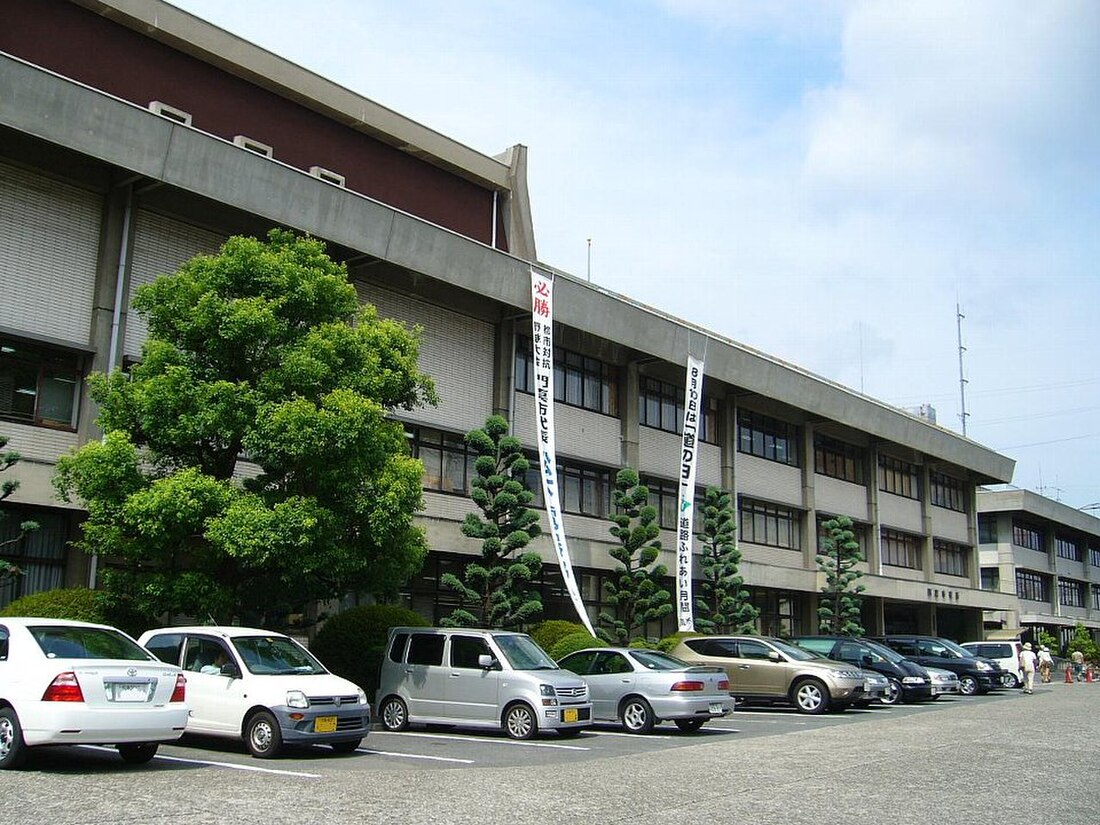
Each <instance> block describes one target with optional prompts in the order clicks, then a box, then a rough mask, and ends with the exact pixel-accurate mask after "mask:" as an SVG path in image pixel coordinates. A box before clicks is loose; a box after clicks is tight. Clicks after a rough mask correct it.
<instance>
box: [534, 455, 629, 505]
mask: <svg viewBox="0 0 1100 825" xmlns="http://www.w3.org/2000/svg"><path fill="white" fill-rule="evenodd" d="M527 460H528V461H529V462H530V463H531V467H530V469H528V471H527V489H528V490H530V491H531V492H532V493H533V494H534V496H535V497H534V498H533V499H532V500H531V504H530V505H528V506H530V507H540V508H542V507H545V506H546V499H544V498H543V494H542V470H541V469H539V459H538V456H537V455H528V456H527ZM558 490H559V493H558V494H559V496H560V497H561V509H562V512H565V513H572V514H574V515H578V516H593V517H595V518H607V517H608V515H610V513H611V471H610V470H608V469H605V468H603V467H595V466H591V465H587V464H577V463H575V462H570V461H562V462H559V463H558Z"/></svg>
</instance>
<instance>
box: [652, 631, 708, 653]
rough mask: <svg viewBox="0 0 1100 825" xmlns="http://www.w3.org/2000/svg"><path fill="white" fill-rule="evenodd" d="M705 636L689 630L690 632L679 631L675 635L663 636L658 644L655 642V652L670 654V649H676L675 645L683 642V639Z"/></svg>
mask: <svg viewBox="0 0 1100 825" xmlns="http://www.w3.org/2000/svg"><path fill="white" fill-rule="evenodd" d="M706 635H707V634H706V633H702V632H700V631H698V630H690V631H683V630H680V631H677V632H675V633H671V634H669V635H668V636H665V637H664V638H663V639H661V640H660V641H659V642H657V650H659V651H661V652H662V653H671V652H672V649H673V648H674V647H676V645H678V644H680V642H681V641H683V640H684V639H691V638H693V637H695V636H706Z"/></svg>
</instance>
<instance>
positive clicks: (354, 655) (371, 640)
mask: <svg viewBox="0 0 1100 825" xmlns="http://www.w3.org/2000/svg"><path fill="white" fill-rule="evenodd" d="M428 625H429V622H428V621H427V619H425V618H424V617H423V616H421V615H420V614H419V613H417V612H416V611H414V610H409V609H408V608H406V607H401V606H400V605H395V604H368V605H363V606H361V607H353V608H351V609H350V610H345V611H344V612H343V613H337V614H336V615H335V616H333V617H332V618H331V619H329V620H328V621H327V622H325V625H324V627H322V628H321V629H320V630H319V631H318V632H317V635H316V636H315V637H314V639H313V641H312V642H311V643H310V646H309V649H310V652H311V653H313V654H314V655H315V656H316V657H317V658H318V659H320V660H321V662H322V663H324V665H325V667H327V668H328V669H329V670H331V671H332V672H333V673H335V674H336V675H337V676H343V677H344V678H345V679H349V680H351V681H352V682H355V684H357V685H359V687H361V688H363V690H365V691H366V692H367V696H368V697H369V698H370V699H371V700H372V701H373V699H374V693H375V691H376V690H377V689H378V676H379V671H380V669H381V667H382V656H383V655H384V653H385V648H386V638H387V636H388V635H389V631H390V628H391V627H404V626H408V627H427V626H428Z"/></svg>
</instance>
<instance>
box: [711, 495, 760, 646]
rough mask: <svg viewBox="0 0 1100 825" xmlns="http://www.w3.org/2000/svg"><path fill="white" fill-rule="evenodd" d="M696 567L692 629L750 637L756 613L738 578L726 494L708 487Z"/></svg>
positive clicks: (737, 555) (733, 519) (731, 516)
mask: <svg viewBox="0 0 1100 825" xmlns="http://www.w3.org/2000/svg"><path fill="white" fill-rule="evenodd" d="M701 515H702V516H703V533H702V536H701V537H700V539H701V540H700V544H701V547H702V549H701V553H700V559H699V566H700V568H702V574H703V576H702V581H701V583H700V585H699V597H698V598H697V599H696V600H695V625H696V627H697V628H698V629H699V630H703V631H706V632H708V633H752V632H753V631H754V630H755V629H756V619H757V617H758V616H759V615H760V611H759V610H757V609H756V608H755V607H753V605H752V601H751V597H750V594H749V592H748V590H746V589H745V588H744V587H742V585H743V584H744V579H742V578H741V576H739V575H738V572H737V570H738V565H739V564H740V563H741V551H740V550H739V549H738V547H737V540H736V536H735V534H736V532H737V521H736V517H735V514H734V509H733V503H732V499H731V497H730V494H729V493H727V492H725V491H723V490H721V489H720V488H718V487H708V488H707V490H706V492H705V493H704V497H703V507H702V514H701Z"/></svg>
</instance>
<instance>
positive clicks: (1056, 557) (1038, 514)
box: [978, 490, 1100, 645]
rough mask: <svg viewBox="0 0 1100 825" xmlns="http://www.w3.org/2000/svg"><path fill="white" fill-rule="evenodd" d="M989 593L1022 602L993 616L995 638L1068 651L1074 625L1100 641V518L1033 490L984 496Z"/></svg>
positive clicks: (983, 548) (982, 550)
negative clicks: (1041, 636)
mask: <svg viewBox="0 0 1100 825" xmlns="http://www.w3.org/2000/svg"><path fill="white" fill-rule="evenodd" d="M978 541H979V542H980V544H979V559H980V563H981V568H982V573H981V575H982V589H983V590H988V591H990V592H996V593H1005V594H1009V593H1011V594H1015V596H1016V597H1017V599H1018V603H1017V605H1016V606H1015V607H1014V608H1013V609H1011V610H996V611H989V612H987V613H986V618H985V626H986V630H987V632H988V633H989V634H990V635H994V636H1010V637H1011V636H1015V635H1017V634H1022V635H1023V636H1024V637H1025V638H1031V639H1032V640H1035V639H1036V638H1037V632H1038V630H1040V629H1042V630H1045V631H1046V632H1048V633H1050V634H1052V635H1054V636H1056V637H1058V638H1059V639H1060V641H1061V643H1062V644H1063V645H1064V644H1065V643H1066V642H1068V641H1069V639H1070V638H1071V637H1072V636H1073V629H1074V625H1076V624H1077V623H1080V624H1083V625H1084V626H1085V627H1087V628H1089V631H1090V632H1091V633H1092V635H1093V638H1100V518H1096V517H1095V516H1091V515H1089V514H1088V513H1083V512H1081V511H1080V510H1075V509H1074V508H1072V507H1069V506H1067V505H1065V504H1062V503H1061V502H1058V501H1053V500H1051V499H1049V498H1044V497H1043V496H1040V495H1038V494H1036V493H1032V492H1030V491H1028V490H997V491H993V490H979V491H978Z"/></svg>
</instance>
